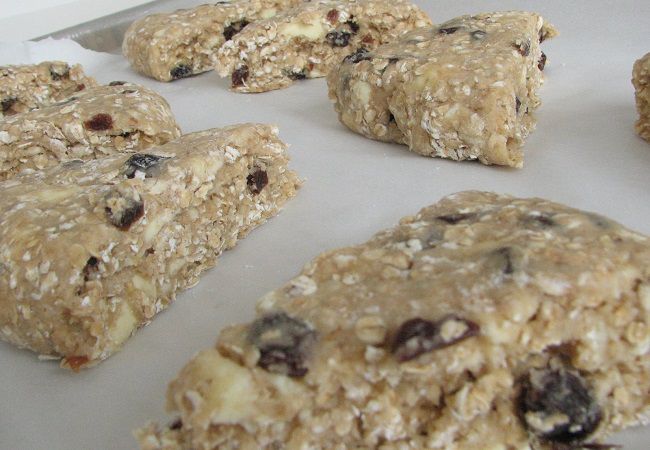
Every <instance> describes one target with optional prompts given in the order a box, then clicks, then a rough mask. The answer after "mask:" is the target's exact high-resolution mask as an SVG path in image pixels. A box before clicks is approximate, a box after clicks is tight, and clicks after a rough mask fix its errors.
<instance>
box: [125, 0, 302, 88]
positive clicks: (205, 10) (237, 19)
mask: <svg viewBox="0 0 650 450" xmlns="http://www.w3.org/2000/svg"><path fill="white" fill-rule="evenodd" d="M302 1H303V0H234V1H231V2H217V3H215V4H206V5H200V6H197V7H195V8H191V9H180V10H178V11H174V12H172V13H160V14H152V15H150V16H146V17H144V18H142V19H139V20H136V21H135V22H133V23H132V24H131V26H129V28H128V29H127V31H126V33H125V35H124V41H123V42H122V53H123V54H124V56H125V57H126V58H127V59H128V60H129V62H130V63H131V66H132V67H133V68H134V69H135V70H136V71H138V72H139V73H141V74H143V75H146V76H148V77H151V78H155V79H157V80H160V81H172V80H176V79H178V78H185V77H189V76H192V75H196V74H199V73H201V72H206V71H208V70H211V69H213V68H214V59H215V53H216V52H217V50H218V49H219V47H221V45H222V44H223V43H224V42H226V41H227V40H229V39H230V38H232V36H233V35H234V34H236V33H238V32H239V31H241V29H242V28H243V27H245V26H246V25H247V24H248V23H250V22H253V21H255V20H260V19H265V18H268V17H271V16H273V15H275V14H277V13H278V12H279V11H281V10H284V9H287V8H291V7H293V6H295V5H298V4H299V3H301V2H302Z"/></svg>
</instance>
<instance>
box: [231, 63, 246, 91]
mask: <svg viewBox="0 0 650 450" xmlns="http://www.w3.org/2000/svg"><path fill="white" fill-rule="evenodd" d="M248 75H249V73H248V66H241V67H240V68H238V69H235V70H234V71H233V73H232V76H231V77H230V78H231V81H232V87H238V86H243V85H244V83H245V82H246V80H248Z"/></svg>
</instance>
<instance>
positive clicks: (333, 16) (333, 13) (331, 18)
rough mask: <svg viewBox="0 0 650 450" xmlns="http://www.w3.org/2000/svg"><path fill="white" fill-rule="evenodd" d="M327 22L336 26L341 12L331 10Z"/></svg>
mask: <svg viewBox="0 0 650 450" xmlns="http://www.w3.org/2000/svg"><path fill="white" fill-rule="evenodd" d="M326 17H327V21H328V22H329V23H331V24H332V25H334V24H335V23H336V22H337V21H338V20H339V12H338V10H336V9H330V10H329V11H328V12H327V16H326Z"/></svg>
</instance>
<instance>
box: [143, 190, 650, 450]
mask: <svg viewBox="0 0 650 450" xmlns="http://www.w3.org/2000/svg"><path fill="white" fill-rule="evenodd" d="M649 349H650V239H649V238H647V237H646V236H642V235H640V234H637V233H634V232H632V231H630V230H628V229H626V228H623V227H622V226H621V225H619V224H617V223H615V222H613V221H611V220H609V219H606V218H604V217H602V216H598V215H596V214H593V213H587V212H582V211H579V210H576V209H572V208H568V207H566V206H563V205H560V204H557V203H552V202H549V201H546V200H542V199H516V198H512V197H508V196H501V195H496V194H491V193H484V192H464V193H459V194H455V195H452V196H449V197H447V198H445V199H443V200H442V201H440V202H439V203H437V204H435V205H433V206H429V207H427V208H424V209H423V210H421V211H420V212H419V213H418V214H417V215H415V216H411V217H406V218H404V219H402V220H401V221H400V224H399V225H398V226H397V227H395V228H393V229H389V230H386V231H383V232H380V233H378V234H377V235H375V236H374V237H373V238H372V239H371V240H370V241H368V242H366V243H365V244H362V245H358V246H354V247H348V248H342V249H338V250H334V251H330V252H327V253H324V254H322V255H321V256H319V257H317V258H316V259H315V260H313V261H312V262H310V263H309V264H307V265H306V266H305V268H304V269H303V271H302V273H301V274H300V275H299V276H297V277H296V278H294V279H293V280H291V281H290V282H289V283H288V284H287V285H285V286H284V287H282V288H280V289H278V290H276V291H273V292H271V293H269V294H267V295H266V296H264V297H263V298H262V299H261V300H260V302H259V303H258V311H257V319H256V320H255V321H254V322H253V323H252V324H248V325H235V326H232V327H228V328H226V329H224V330H222V332H221V334H220V337H219V339H218V341H217V344H216V346H215V348H212V349H209V350H205V351H202V352H200V353H199V354H198V355H197V356H196V357H194V358H193V359H192V360H191V361H190V362H189V364H187V365H186V366H185V368H183V369H182V370H181V372H180V374H179V375H178V377H177V378H176V379H175V380H174V381H173V382H172V383H171V385H170V387H169V391H168V396H167V399H168V408H169V409H170V410H172V411H176V412H177V413H178V414H179V415H180V417H179V420H177V421H176V422H174V423H172V424H171V425H170V426H168V427H163V428H160V427H157V426H156V425H153V424H152V425H149V426H147V427H145V428H144V429H142V430H140V431H139V432H138V436H139V439H140V445H141V446H142V448H143V449H147V450H150V449H162V448H165V449H168V448H183V449H190V448H192V449H197V450H198V449H232V448H238V449H247V450H248V449H287V450H289V449H305V448H309V449H323V450H324V449H341V450H343V449H357V448H359V449H361V448H363V449H391V450H393V449H394V450H398V449H454V450H487V449H489V450H496V449H534V450H540V449H545V450H551V449H555V450H557V449H569V448H575V449H578V448H582V444H583V443H584V444H585V445H586V444H587V443H588V444H593V443H595V442H597V441H598V440H600V439H602V438H603V437H604V436H606V435H607V434H609V433H611V432H613V431H616V430H620V429H621V428H623V427H625V426H630V425H633V424H637V423H639V422H644V421H645V422H647V421H648V418H649V415H648V413H650V378H649V377H648V373H649V370H650V352H649ZM589 448H596V447H594V446H591V447H589Z"/></svg>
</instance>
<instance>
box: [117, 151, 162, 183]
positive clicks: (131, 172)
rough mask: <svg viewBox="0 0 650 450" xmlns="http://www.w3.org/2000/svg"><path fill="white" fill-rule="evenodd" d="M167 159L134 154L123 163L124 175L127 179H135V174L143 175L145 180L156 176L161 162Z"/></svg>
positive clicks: (145, 154)
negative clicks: (140, 173)
mask: <svg viewBox="0 0 650 450" xmlns="http://www.w3.org/2000/svg"><path fill="white" fill-rule="evenodd" d="M166 159H169V157H167V156H158V155H151V154H149V153H135V154H133V155H131V156H130V157H129V159H127V160H126V162H125V163H124V165H125V169H124V175H126V177H127V178H133V177H135V173H136V172H142V173H144V176H145V178H151V177H153V176H156V175H158V172H159V169H160V167H159V164H160V162H161V161H164V160H166Z"/></svg>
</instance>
